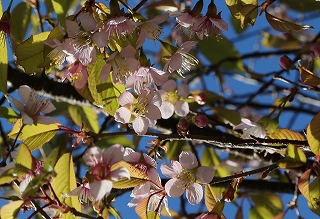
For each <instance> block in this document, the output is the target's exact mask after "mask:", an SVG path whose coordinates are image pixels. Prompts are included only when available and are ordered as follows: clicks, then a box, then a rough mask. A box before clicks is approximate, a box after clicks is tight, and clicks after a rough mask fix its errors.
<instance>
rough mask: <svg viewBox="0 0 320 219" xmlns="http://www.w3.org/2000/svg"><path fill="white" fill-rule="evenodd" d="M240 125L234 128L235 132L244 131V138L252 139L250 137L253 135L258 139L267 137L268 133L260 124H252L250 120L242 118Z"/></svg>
mask: <svg viewBox="0 0 320 219" xmlns="http://www.w3.org/2000/svg"><path fill="white" fill-rule="evenodd" d="M241 122H242V123H240V124H239V125H237V126H235V127H233V130H237V129H243V130H244V132H243V134H242V138H245V139H247V138H251V137H250V135H253V136H255V137H258V138H264V137H266V132H265V130H264V128H262V127H261V126H260V125H259V124H258V123H256V122H252V121H251V120H249V119H245V118H242V119H241Z"/></svg>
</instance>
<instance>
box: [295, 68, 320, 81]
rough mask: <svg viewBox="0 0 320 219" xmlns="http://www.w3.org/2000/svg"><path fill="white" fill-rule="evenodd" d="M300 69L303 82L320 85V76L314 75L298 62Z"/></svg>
mask: <svg viewBox="0 0 320 219" xmlns="http://www.w3.org/2000/svg"><path fill="white" fill-rule="evenodd" d="M298 69H299V72H300V75H301V81H302V83H303V84H306V85H309V86H312V87H316V86H319V85H320V78H319V77H317V76H316V75H314V74H313V73H312V72H311V71H310V70H308V69H306V68H305V67H302V66H301V64H300V63H298Z"/></svg>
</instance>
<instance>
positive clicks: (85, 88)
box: [74, 84, 94, 103]
mask: <svg viewBox="0 0 320 219" xmlns="http://www.w3.org/2000/svg"><path fill="white" fill-rule="evenodd" d="M74 89H75V90H76V91H77V92H78V93H79V94H80V95H81V96H82V97H83V98H84V99H86V100H88V101H89V102H90V103H93V102H94V99H93V97H92V96H91V93H90V90H89V87H88V84H85V85H84V86H83V88H81V89H78V88H76V87H74Z"/></svg>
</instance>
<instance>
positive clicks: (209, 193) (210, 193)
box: [204, 185, 217, 211]
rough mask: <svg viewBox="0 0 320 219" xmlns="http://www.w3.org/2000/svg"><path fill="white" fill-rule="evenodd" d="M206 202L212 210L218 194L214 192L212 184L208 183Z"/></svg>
mask: <svg viewBox="0 0 320 219" xmlns="http://www.w3.org/2000/svg"><path fill="white" fill-rule="evenodd" d="M204 203H205V205H206V207H207V209H208V211H211V210H212V209H213V207H214V206H215V205H216V203H217V199H216V195H215V194H214V191H213V189H212V187H211V186H210V185H206V187H205V190H204Z"/></svg>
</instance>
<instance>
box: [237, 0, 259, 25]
mask: <svg viewBox="0 0 320 219" xmlns="http://www.w3.org/2000/svg"><path fill="white" fill-rule="evenodd" d="M257 16H258V6H257V5H252V4H248V5H244V6H243V7H242V8H241V10H240V22H241V23H240V25H241V28H244V27H245V26H246V25H251V26H253V25H254V23H255V21H256V18H257Z"/></svg>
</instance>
